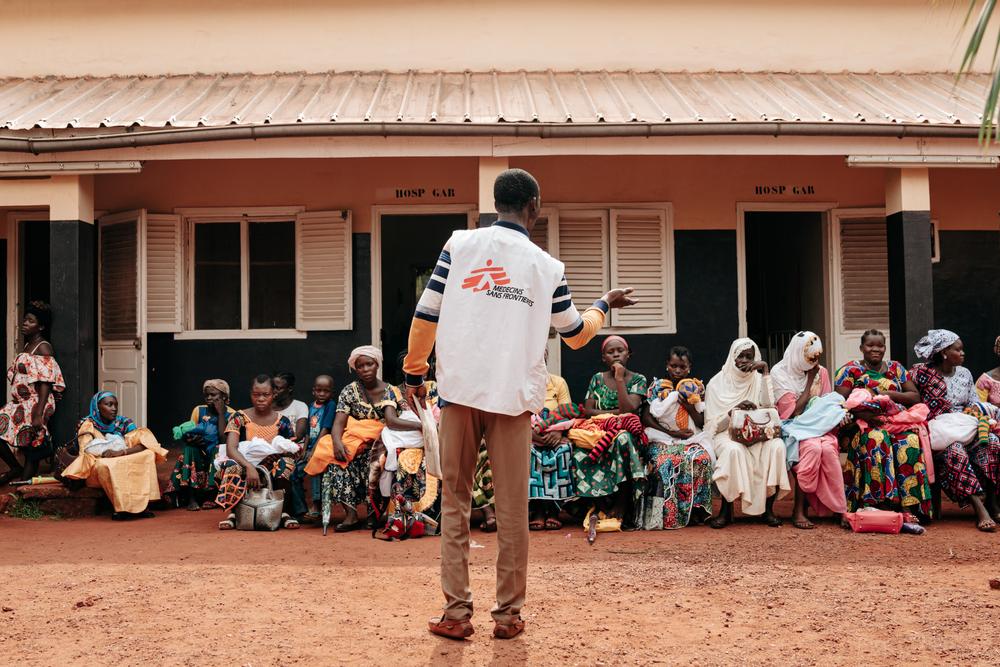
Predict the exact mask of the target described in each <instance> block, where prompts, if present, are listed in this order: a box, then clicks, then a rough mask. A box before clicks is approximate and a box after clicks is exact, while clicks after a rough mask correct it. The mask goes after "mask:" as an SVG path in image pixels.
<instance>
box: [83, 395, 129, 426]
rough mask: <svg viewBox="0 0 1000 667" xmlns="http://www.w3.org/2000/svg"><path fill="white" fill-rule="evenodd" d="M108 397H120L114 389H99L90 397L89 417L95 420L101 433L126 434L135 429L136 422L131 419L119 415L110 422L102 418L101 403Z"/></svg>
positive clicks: (95, 424)
mask: <svg viewBox="0 0 1000 667" xmlns="http://www.w3.org/2000/svg"><path fill="white" fill-rule="evenodd" d="M106 398H118V397H117V396H115V393H114V392H113V391H99V392H97V393H96V394H94V397H93V398H91V399H90V414H89V415H87V417H88V418H89V419H90V421H92V422H94V426H96V427H97V430H98V431H100V432H101V433H117V434H118V435H125V434H126V433H128V432H129V431H134V430H135V424H134V423H133V422H132V420H131V419H129V418H127V417H122V416H121V415H117V416H116V417H115V418H114V421H112V422H111V423H110V424H109V423H108V422H106V421H104V420H103V419H101V407H100V403H101V401H103V400H104V399H106Z"/></svg>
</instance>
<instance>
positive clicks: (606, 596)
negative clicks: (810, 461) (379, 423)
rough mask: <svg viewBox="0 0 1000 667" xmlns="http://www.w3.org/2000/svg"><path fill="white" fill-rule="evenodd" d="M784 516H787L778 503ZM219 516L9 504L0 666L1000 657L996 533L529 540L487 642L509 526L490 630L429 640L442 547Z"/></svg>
mask: <svg viewBox="0 0 1000 667" xmlns="http://www.w3.org/2000/svg"><path fill="white" fill-rule="evenodd" d="M785 510H786V516H787V507H785ZM219 518H220V516H219V513H218V512H204V511H203V512H198V513H189V512H185V511H180V510H175V511H170V512H162V513H160V515H159V516H157V517H156V518H155V519H149V520H144V521H136V522H131V523H113V522H111V521H110V520H109V519H108V517H107V516H99V517H94V518H88V519H77V520H53V519H42V520H39V521H26V520H17V519H11V518H8V517H0V581H2V582H3V583H2V584H0V606H2V608H3V610H2V611H0V656H2V657H3V659H2V662H3V663H4V664H17V665H65V664H78V663H82V662H83V661H87V662H88V663H90V664H100V665H109V664H117V665H136V664H143V663H145V664H149V665H161V664H171V665H174V664H177V665H253V666H255V667H257V666H260V665H277V664H282V665H287V664H309V665H313V664H376V663H378V664H388V665H391V664H431V663H433V664H444V665H462V664H469V665H483V664H490V665H520V664H525V665H534V664H553V663H562V664H573V665H576V664H579V665H611V664H675V663H677V664H695V665H769V666H770V665H781V664H796V665H799V664H801V665H821V664H822V665H827V664H844V665H848V664H849V665H858V664H891V663H894V662H897V661H906V662H908V663H911V664H948V665H972V664H984V665H997V664H1000V644H998V636H1000V633H998V632H997V628H998V621H1000V590H991V588H990V586H989V580H990V579H995V578H1000V533H997V534H992V535H987V534H982V533H979V532H977V531H976V530H975V529H974V527H973V526H972V524H971V520H970V518H969V517H968V515H966V514H957V513H956V511H954V510H953V511H952V516H950V517H946V518H945V520H943V521H940V522H938V523H936V524H934V525H933V526H931V527H930V528H929V530H928V532H927V534H926V535H923V536H910V535H899V536H876V535H853V534H851V533H848V532H845V531H843V530H841V529H840V528H838V527H836V526H834V525H831V524H824V525H822V526H820V527H819V528H818V529H816V530H814V531H810V532H804V531H799V530H795V529H793V528H792V527H791V526H789V525H787V524H786V526H785V527H783V528H780V529H771V528H767V527H764V526H760V525H754V524H746V523H741V524H738V525H735V526H733V527H731V528H729V529H726V530H723V531H713V530H710V529H708V528H703V527H692V528H687V529H684V530H680V531H674V532H669V533H663V532H657V533H622V534H604V535H600V536H599V538H598V541H597V544H596V545H595V546H593V547H589V546H588V545H587V543H586V541H585V540H584V538H583V534H582V531H581V530H579V529H577V528H571V529H566V530H562V531H559V532H554V533H535V534H532V542H531V564H530V571H529V579H528V581H529V592H528V604H527V606H526V607H525V609H524V617H525V620H526V621H527V631H526V632H525V634H524V635H522V636H521V637H519V638H517V639H514V640H511V641H495V640H493V639H492V637H491V630H492V622H491V620H490V616H489V614H488V610H489V606H490V604H491V603H492V600H493V598H492V591H493V581H494V579H493V577H494V573H493V567H492V565H493V560H494V558H495V555H496V536H495V535H485V534H483V533H480V532H478V531H476V532H474V533H473V537H474V539H475V541H476V542H477V543H479V544H481V545H483V548H475V549H473V550H472V576H473V590H474V595H475V599H476V601H477V603H478V604H479V612H478V613H477V615H476V617H475V625H476V634H475V635H474V636H473V637H472V638H471V639H470V640H469V641H466V642H452V641H448V640H444V639H439V638H436V637H433V636H431V635H429V634H428V633H427V630H426V620H427V618H428V617H430V616H431V615H432V614H434V613H435V611H436V610H437V609H438V607H439V605H440V603H441V597H440V592H439V589H438V582H437V575H438V567H439V557H438V541H437V538H424V539H420V540H414V541H411V542H403V543H396V544H385V543H382V542H377V541H375V540H372V539H371V538H370V537H369V535H368V534H367V533H351V534H347V535H334V534H331V535H330V536H328V537H326V538H324V537H322V536H321V535H320V532H319V530H317V529H314V528H304V529H302V530H299V531H297V532H292V531H282V532H280V533H277V534H269V533H241V532H229V533H220V532H218V531H217V530H215V524H216V522H217V521H218V520H219Z"/></svg>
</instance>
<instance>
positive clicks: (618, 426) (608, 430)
mask: <svg viewBox="0 0 1000 667" xmlns="http://www.w3.org/2000/svg"><path fill="white" fill-rule="evenodd" d="M601 427H602V429H603V431H604V435H603V436H602V437H601V439H600V440H598V441H597V444H596V445H594V448H593V449H591V450H590V454H588V455H587V456H588V457H589V458H590V460H591V461H593V462H595V463H596V462H597V461H599V460H600V459H601V457H602V456H604V453H605V452H606V451H607V450H608V447H610V446H611V443H612V442H614V439H615V438H616V437H617V436H618V434H619V433H621V432H622V431H628V432H629V433H631V434H632V435H634V436H635V437H636V439H637V440H638V441H639V442H640V444H642V445H646V444H649V439H648V438H646V430H645V429H644V428H643V427H642V420H640V419H639V417H638V416H637V415H634V414H631V413H629V414H626V415H612V416H610V417H608V418H607V419H605V420H603V421H602V422H601Z"/></svg>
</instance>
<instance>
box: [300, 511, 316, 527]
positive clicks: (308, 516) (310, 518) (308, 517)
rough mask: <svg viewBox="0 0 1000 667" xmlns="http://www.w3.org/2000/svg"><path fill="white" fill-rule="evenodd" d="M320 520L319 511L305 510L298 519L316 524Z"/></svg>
mask: <svg viewBox="0 0 1000 667" xmlns="http://www.w3.org/2000/svg"><path fill="white" fill-rule="evenodd" d="M320 520H321V517H320V515H319V512H306V513H305V514H303V515H302V517H301V518H300V519H299V521H300V523H308V524H316V523H319V522H320Z"/></svg>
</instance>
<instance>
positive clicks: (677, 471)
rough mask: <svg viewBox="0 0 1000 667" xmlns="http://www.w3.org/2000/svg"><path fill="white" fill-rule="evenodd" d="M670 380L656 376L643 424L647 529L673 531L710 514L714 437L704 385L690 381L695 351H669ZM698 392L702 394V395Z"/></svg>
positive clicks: (644, 511) (668, 367) (702, 520)
mask: <svg viewBox="0 0 1000 667" xmlns="http://www.w3.org/2000/svg"><path fill="white" fill-rule="evenodd" d="M666 366H667V368H666V370H667V377H666V378H664V379H662V380H661V379H657V378H653V381H652V382H651V383H650V385H649V391H648V392H647V394H646V398H647V401H648V402H647V405H646V409H645V410H643V414H642V423H643V425H644V426H645V427H646V436H647V437H648V438H649V466H650V475H649V481H648V489H647V491H646V498H645V499H644V507H643V515H644V516H643V528H644V529H646V530H672V529H675V528H684V527H685V526H687V525H688V524H690V523H691V521H694V522H695V523H702V522H704V521H705V520H706V519H708V518H709V517H710V516H711V515H712V456H713V454H714V450H713V449H712V438H711V436H710V435H708V434H707V433H705V432H704V431H703V430H702V427H703V426H704V425H705V415H704V410H705V387H704V385H702V383H701V381H700V380H697V379H695V378H692V377H691V352H690V351H689V350H688V349H687V348H686V347H680V346H676V347H673V348H671V350H670V352H669V354H668V355H667V364H666ZM699 390H700V391H699Z"/></svg>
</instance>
